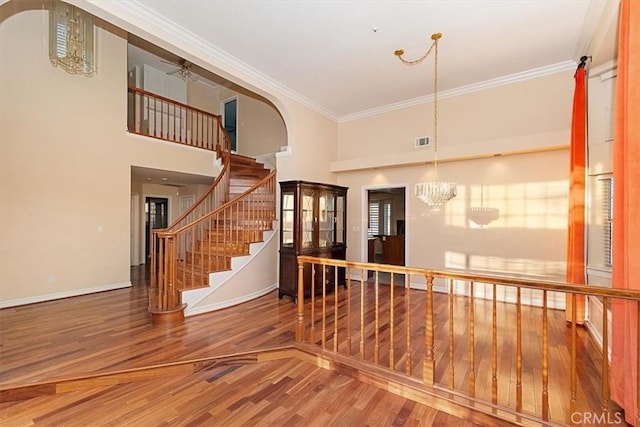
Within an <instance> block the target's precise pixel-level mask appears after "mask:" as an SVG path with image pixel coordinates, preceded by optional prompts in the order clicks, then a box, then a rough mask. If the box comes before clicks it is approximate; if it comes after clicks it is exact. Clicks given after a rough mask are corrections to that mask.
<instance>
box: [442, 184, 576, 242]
mask: <svg viewBox="0 0 640 427" xmlns="http://www.w3.org/2000/svg"><path fill="white" fill-rule="evenodd" d="M567 195H568V183H567V181H566V180H559V181H549V182H520V183H506V184H488V185H485V184H473V185H460V184H458V196H457V197H456V199H454V202H453V203H451V202H450V203H449V204H448V205H447V206H446V207H445V212H444V215H445V224H446V225H448V226H452V227H463V228H482V227H481V226H479V225H478V224H476V223H474V222H473V221H471V218H469V209H470V208H472V207H474V208H475V207H481V206H482V207H490V208H495V209H497V210H498V212H499V213H498V217H497V218H496V219H495V220H492V221H491V222H490V223H489V224H488V225H486V226H485V227H490V228H522V229H546V230H561V229H565V228H566V227H567V209H568V205H567Z"/></svg>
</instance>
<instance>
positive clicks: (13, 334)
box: [0, 267, 600, 426]
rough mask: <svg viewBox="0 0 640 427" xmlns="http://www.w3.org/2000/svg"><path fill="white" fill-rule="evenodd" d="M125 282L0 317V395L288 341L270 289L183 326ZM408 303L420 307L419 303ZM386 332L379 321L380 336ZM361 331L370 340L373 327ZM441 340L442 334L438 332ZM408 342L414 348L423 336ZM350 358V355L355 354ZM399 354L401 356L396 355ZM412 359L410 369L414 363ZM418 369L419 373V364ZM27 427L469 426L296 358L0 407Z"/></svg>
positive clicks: (461, 340) (532, 331)
mask: <svg viewBox="0 0 640 427" xmlns="http://www.w3.org/2000/svg"><path fill="white" fill-rule="evenodd" d="M132 283H133V284H134V285H133V286H132V287H131V288H129V289H121V290H115V291H109V292H103V293H98V294H92V295H86V296H82V297H74V298H68V299H64V300H58V301H52V302H45V303H39V304H32V305H28V306H21V307H14V308H7V309H3V310H0V328H1V331H0V387H6V386H17V385H25V384H30V383H36V382H40V381H46V380H55V379H60V378H68V377H73V376H82V375H88V374H96V373H101V372H109V371H113V370H121V369H129V368H139V367H145V366H149V365H154V364H160V363H166V362H175V361H185V360H192V359H197V358H204V357H211V356H216V355H223V354H231V353H237V352H246V351H252V350H257V349H265V348H271V347H275V346H280V345H289V344H291V343H293V340H294V326H295V318H296V306H295V304H293V303H292V302H291V300H290V299H286V298H285V299H278V298H277V292H275V291H274V292H272V293H270V294H268V295H266V296H264V297H261V298H258V299H256V300H253V301H250V302H247V303H244V304H241V305H238V306H236V307H232V308H228V309H224V310H220V311H217V312H214V313H208V314H203V315H198V316H193V317H189V318H187V319H186V320H185V322H184V324H182V325H177V326H167V325H158V326H153V325H151V322H150V317H149V314H148V312H147V288H146V284H147V283H148V273H147V272H146V271H145V270H144V268H142V267H140V268H134V269H132ZM387 288H388V287H387ZM436 297H437V298H439V296H436ZM442 297H443V298H445V299H443V300H440V301H438V300H437V298H436V302H438V303H439V304H441V305H444V304H446V297H445V296H442ZM369 298H370V296H369ZM412 298H413V297H412ZM413 304H414V301H412V306H413ZM415 304H416V306H419V305H420V303H419V302H417V301H416V302H415ZM457 304H458V305H459V308H458V307H456V316H460V324H461V325H462V324H464V323H465V320H464V316H465V313H468V310H467V307H466V306H465V304H464V302H460V303H457ZM483 304H484V302H482V301H479V302H478V301H477V302H476V307H477V308H476V320H480V321H479V322H478V324H477V325H476V329H475V333H476V337H477V339H478V340H479V343H480V345H479V346H478V349H477V350H476V361H477V364H478V369H479V370H480V371H482V372H486V370H487V369H490V360H491V359H490V348H487V347H490V346H487V344H486V337H487V336H489V337H490V331H491V329H490V326H489V327H488V328H487V324H488V323H487V322H482V319H485V320H486V319H490V317H491V316H490V314H488V312H486V311H483V310H486V309H483V308H482V306H483ZM487 307H489V305H488V303H487ZM416 310H419V309H416ZM508 310H509V309H508V307H505V308H504V310H502V309H501V313H502V314H501V315H500V319H501V323H504V324H505V327H506V325H508V324H510V323H511V322H513V318H512V314H509V311H508ZM526 310H527V311H526V313H525V312H523V315H524V316H530V317H526V321H524V322H523V327H524V328H525V333H526V334H529V335H530V336H531V337H534V338H535V339H532V340H531V341H530V344H528V347H527V348H525V349H524V351H525V352H528V354H530V355H531V357H538V354H539V350H538V349H537V347H536V345H535V342H537V341H538V340H539V339H540V328H539V325H540V323H539V322H538V317H537V316H538V314H536V313H535V310H528V309H526ZM413 311H414V309H413V308H412V312H413ZM417 312H419V311H417ZM417 312H416V313H417ZM422 313H423V312H422ZM551 313H553V312H551ZM556 314H557V316H556V315H555V314H554V317H553V319H550V325H551V322H555V323H554V324H553V326H552V328H553V330H554V334H555V335H554V336H553V337H550V342H552V343H553V345H554V353H552V354H551V355H550V357H552V358H554V357H555V358H557V359H558V360H560V361H561V363H565V362H564V361H563V360H564V359H563V358H562V357H561V356H558V355H556V353H555V352H557V353H558V354H559V353H561V352H562V351H564V350H563V349H562V348H561V347H562V346H566V343H567V337H568V328H566V327H565V326H564V323H563V320H562V319H563V314H562V313H556ZM412 315H413V313H412ZM415 317H416V318H418V315H417V314H416V315H415ZM487 321H488V320H487ZM442 324H443V325H444V324H446V321H443V322H442ZM442 327H443V328H446V326H442ZM388 328H389V326H388V325H387V326H386V327H383V330H385V329H388ZM394 329H395V328H394ZM417 331H419V327H418V329H417ZM366 333H367V335H370V334H371V333H372V331H367V332H366ZM439 333H443V334H445V335H444V336H446V331H444V330H443V331H441V332H439ZM465 333H466V332H465V330H464V328H459V329H457V330H456V337H458V338H456V346H459V347H460V353H459V354H462V355H463V356H462V358H461V360H460V361H457V362H456V363H457V365H456V388H460V389H463V388H464V387H465V385H464V384H465V381H466V378H467V376H468V372H466V371H468V361H465V358H464V355H465V354H466V351H467V349H468V344H469V343H468V340H467V339H466V338H465V335H464V334H465ZM580 337H581V338H580V343H581V344H580V345H581V346H582V345H583V346H586V347H585V348H584V350H585V351H584V352H583V353H582V354H583V355H584V356H583V357H581V359H580V364H579V368H580V369H583V373H585V372H586V373H587V375H586V376H585V378H584V379H581V388H580V390H581V391H580V394H579V396H578V398H579V399H582V400H584V401H585V402H591V401H592V400H593V399H595V400H596V402H597V398H592V397H589V394H597V392H593V391H591V390H590V388H592V387H596V385H595V383H597V376H598V375H599V373H598V371H599V369H598V366H600V365H599V362H598V356H597V354H595V353H596V352H592V351H591V350H592V346H593V343H591V342H590V341H589V340H590V339H589V337H588V335H587V334H585V333H582V332H581V335H580ZM330 338H331V337H329V339H330ZM416 340H420V334H417V337H416ZM554 340H555V341H554ZM329 343H330V341H329ZM357 344H358V340H357V339H355V338H354V340H353V341H352V347H354V348H357ZM447 346H448V341H446V340H444V341H443V342H441V343H438V348H436V356H437V358H438V359H437V360H436V364H437V367H436V373H437V381H441V382H443V383H444V382H446V378H447V375H448V372H447V371H446V369H447V366H448V363H449V362H448V360H447V357H446V356H445V355H446V354H448V353H447ZM465 346H466V347H465ZM387 347H388V346H387ZM555 349H557V350H555ZM456 351H458V350H456ZM513 353H514V350H513V348H512V347H511V344H510V343H506V344H505V345H504V347H502V348H501V353H500V354H501V359H504V360H505V363H504V364H503V365H504V367H502V366H503V365H502V364H501V381H504V382H506V383H507V384H508V383H510V382H511V383H512V382H513V381H514V380H513V372H512V368H511V367H509V364H510V363H511V360H512V359H513V357H514V354H513ZM353 354H356V353H355V350H354V353H353ZM380 354H381V355H382V358H381V363H384V362H386V361H388V359H385V357H388V356H385V354H388V348H384V347H383V348H382V349H381V353H380ZM396 354H397V355H400V354H401V349H398V350H397V351H396ZM398 357H400V356H398ZM396 360H397V363H400V364H401V363H403V361H402V360H399V359H396ZM532 360H533V359H532ZM414 363H416V364H417V363H418V362H417V361H416V360H415V359H414ZM527 363H528V365H527V366H526V370H525V372H527V375H525V378H524V380H525V384H524V387H525V388H531V389H535V390H539V389H540V387H541V384H539V378H540V373H539V372H537V367H536V364H535V363H533V362H527ZM487 364H488V365H489V368H487ZM416 368H417V370H419V369H420V367H419V366H416ZM565 368H566V366H565ZM581 378H582V376H581ZM590 378H594V379H593V380H591V379H590ZM554 381H556V382H558V386H559V387H560V389H559V390H560V391H559V392H557V393H559V394H562V393H563V392H566V391H567V390H568V384H563V383H562V381H561V380H558V379H555V380H554ZM583 382H584V383H583ZM511 385H512V384H511ZM487 387H489V391H488V392H489V393H490V386H488V384H486V383H484V382H481V381H478V382H477V393H479V394H485V393H487ZM562 387H564V388H562ZM510 390H513V387H512V386H510V387H507V386H505V387H501V388H500V393H501V397H500V398H501V400H502V401H507V402H508V401H510V400H513V398H514V396H513V392H512V391H510ZM566 394H567V395H568V392H567V393H566ZM564 400H565V399H564V398H563V399H556V400H553V399H552V405H559V407H558V408H556V409H553V408H552V410H553V411H557V412H558V413H559V412H561V411H563V410H564V407H563V403H562V402H564ZM526 404H527V405H529V406H531V408H530V409H531V410H532V412H533V411H534V410H535V409H536V405H539V403H538V402H536V401H535V400H533V401H527V402H526ZM589 404H590V403H589ZM525 409H527V408H525ZM222 420H224V422H222ZM34 424H35V425H84V426H86V425H136V426H139V425H145V426H146V425H256V424H261V425H275V424H277V425H461V426H463V425H464V426H466V425H472V424H471V423H470V422H468V421H464V420H461V419H459V418H455V417H452V416H450V415H447V414H444V413H441V412H438V411H435V410H433V409H430V408H428V407H426V406H424V405H420V404H418V403H415V402H413V401H410V400H406V399H404V398H401V397H398V396H395V395H392V394H390V393H388V392H385V391H382V390H379V389H377V388H375V387H373V386H367V385H365V384H362V383H359V382H358V381H357V380H354V379H353V378H351V377H349V376H346V375H343V374H340V373H337V372H331V371H327V370H323V369H320V368H318V367H317V366H315V365H313V364H310V363H306V362H304V361H301V360H298V359H282V360H274V361H265V362H258V363H245V364H238V365H236V366H234V367H233V369H231V368H229V367H228V366H227V367H226V368H222V367H213V368H212V369H210V370H206V371H203V372H197V373H195V374H192V375H188V376H174V377H170V378H169V377H167V378H159V379H149V380H143V381H137V382H135V383H129V384H118V385H112V386H108V387H100V388H94V389H89V390H76V391H71V392H68V393H63V394H58V395H55V396H42V397H37V398H34V399H30V400H26V401H22V402H9V403H3V404H0V425H3V426H4V425H8V426H14V425H15V426H22V425H34ZM496 425H500V423H496Z"/></svg>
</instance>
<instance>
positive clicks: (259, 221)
mask: <svg viewBox="0 0 640 427" xmlns="http://www.w3.org/2000/svg"><path fill="white" fill-rule="evenodd" d="M275 184H276V182H275V171H272V172H271V173H269V174H268V175H267V176H266V177H264V178H263V179H262V180H260V181H259V182H258V183H256V184H255V185H254V186H253V187H251V188H250V189H249V190H247V191H246V192H245V193H244V194H242V195H240V196H239V197H237V198H235V199H233V200H231V201H228V202H225V203H223V204H221V205H220V206H218V207H216V208H213V209H212V210H211V211H210V212H208V213H204V214H202V215H200V216H199V217H198V219H196V220H194V221H191V222H189V223H188V224H186V225H183V226H182V227H179V224H181V223H183V222H186V221H187V219H188V217H189V215H191V214H192V213H190V214H187V215H183V217H181V218H179V219H178V221H176V222H175V223H174V224H173V225H172V226H171V227H170V228H168V229H165V230H154V232H153V233H154V249H155V252H154V253H153V256H152V270H151V271H152V277H151V290H150V311H151V312H152V313H165V312H171V311H172V310H181V309H182V308H183V306H182V303H181V299H180V293H179V292H180V291H181V290H188V289H196V288H201V287H205V286H208V283H209V272H211V271H223V270H229V269H230V268H231V258H232V257H234V256H238V255H244V254H246V255H248V254H249V243H248V242H250V241H261V240H262V233H263V231H264V230H270V229H271V228H272V223H273V220H274V219H275ZM218 187H220V188H222V189H220V190H219V189H218ZM227 188H228V186H227ZM212 193H213V194H218V195H217V196H215V197H214V196H211V197H209V198H208V199H207V198H204V197H203V198H201V200H202V201H203V203H205V202H206V201H207V200H209V199H210V200H213V201H211V202H207V203H213V204H214V206H215V204H217V203H221V201H222V200H224V198H223V196H224V186H223V185H217V186H216V187H215V188H213V190H212Z"/></svg>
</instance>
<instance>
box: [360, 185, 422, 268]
mask: <svg viewBox="0 0 640 427" xmlns="http://www.w3.org/2000/svg"><path fill="white" fill-rule="evenodd" d="M409 185H410V184H409V183H398V184H381V185H363V186H362V193H361V195H360V198H361V201H362V202H361V206H360V209H361V212H362V215H361V217H362V220H361V224H360V231H361V232H360V260H361V262H367V259H368V246H367V245H368V241H367V239H368V235H367V229H368V222H369V191H376V190H389V189H392V188H404V218H405V221H404V264H405V266H406V265H407V261H408V260H409V259H410V256H409V255H410V254H409V246H410V245H409V240H410V238H411V230H410V229H411V221H407V218H410V213H409V193H408V191H407V190H408V189H409Z"/></svg>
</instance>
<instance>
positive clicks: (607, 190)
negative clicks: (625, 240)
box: [600, 178, 613, 267]
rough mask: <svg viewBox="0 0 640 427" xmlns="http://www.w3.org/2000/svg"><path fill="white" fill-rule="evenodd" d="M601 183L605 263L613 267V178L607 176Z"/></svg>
mask: <svg viewBox="0 0 640 427" xmlns="http://www.w3.org/2000/svg"><path fill="white" fill-rule="evenodd" d="M600 183H601V185H602V221H603V227H602V228H603V230H604V235H603V244H604V264H605V266H607V267H611V266H612V265H613V245H612V243H613V178H605V179H603V180H601V181H600Z"/></svg>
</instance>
